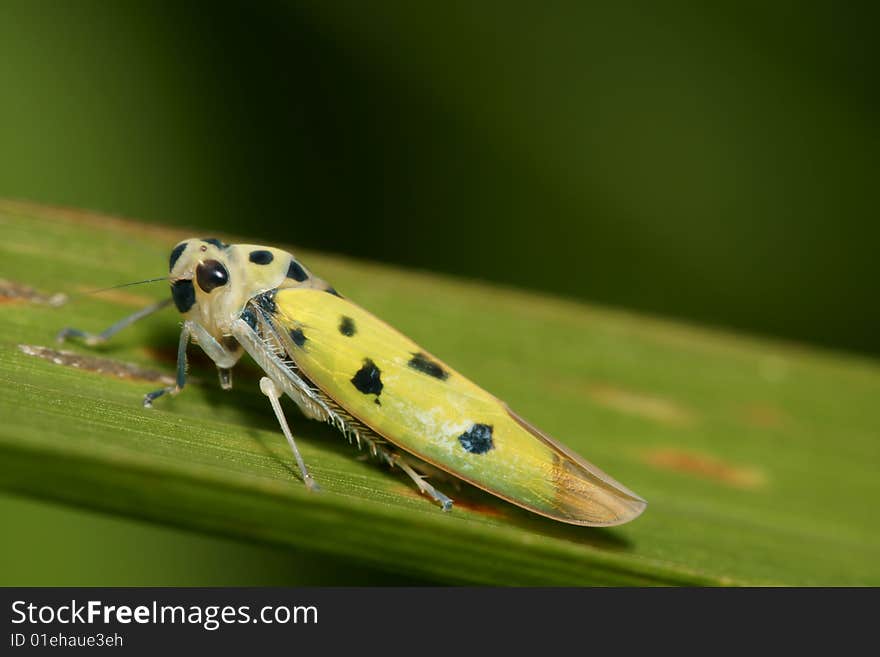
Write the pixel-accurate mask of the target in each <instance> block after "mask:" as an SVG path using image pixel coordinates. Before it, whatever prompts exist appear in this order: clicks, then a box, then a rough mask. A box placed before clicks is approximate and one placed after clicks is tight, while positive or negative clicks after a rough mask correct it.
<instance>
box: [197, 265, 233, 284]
mask: <svg viewBox="0 0 880 657" xmlns="http://www.w3.org/2000/svg"><path fill="white" fill-rule="evenodd" d="M196 281H197V282H198V284H199V287H200V288H202V290H203V291H205V292H210V291H211V290H213V289H214V288H215V287H220V286H222V285H226V284H227V283H228V282H229V272H227V271H226V267H224V266H223V265H222V264H221V263H219V262H217V261H216V260H205V261H204V262H202V263H200V264H199V266H198V267H196Z"/></svg>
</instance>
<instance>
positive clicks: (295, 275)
mask: <svg viewBox="0 0 880 657" xmlns="http://www.w3.org/2000/svg"><path fill="white" fill-rule="evenodd" d="M308 277H309V275H308V274H307V273H306V270H305V269H303V268H302V265H300V264H299V263H298V262H297V261H296V260H293V259H291V260H290V266H289V267H288V268H287V278H292V279H293V280H295V281H297V282H298V283H302V282H303V281H304V280H306V279H307V278H308Z"/></svg>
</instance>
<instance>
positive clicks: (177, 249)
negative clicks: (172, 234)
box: [168, 242, 186, 271]
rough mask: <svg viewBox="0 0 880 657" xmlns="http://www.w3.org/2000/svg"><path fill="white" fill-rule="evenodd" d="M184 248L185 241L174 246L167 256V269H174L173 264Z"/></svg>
mask: <svg viewBox="0 0 880 657" xmlns="http://www.w3.org/2000/svg"><path fill="white" fill-rule="evenodd" d="M185 250H186V242H184V243H183V244H178V245H177V246H175V247H174V250H173V251H172V252H171V257H170V258H168V271H171V270H172V269H174V265H176V264H177V259H178V258H180V255H181V254H182V253H183V252H184V251H185Z"/></svg>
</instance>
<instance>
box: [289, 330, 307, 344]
mask: <svg viewBox="0 0 880 657" xmlns="http://www.w3.org/2000/svg"><path fill="white" fill-rule="evenodd" d="M290 339H291V340H293V344H295V345H296V346H297V347H302V346H303V345H304V344H305V343H306V335H305V333H303V332H302V329H299V328H295V329H290Z"/></svg>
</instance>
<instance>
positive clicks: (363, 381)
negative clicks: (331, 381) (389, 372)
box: [351, 358, 384, 402]
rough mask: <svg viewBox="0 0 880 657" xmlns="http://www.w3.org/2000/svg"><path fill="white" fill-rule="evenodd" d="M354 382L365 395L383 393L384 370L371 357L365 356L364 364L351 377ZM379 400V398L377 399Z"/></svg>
mask: <svg viewBox="0 0 880 657" xmlns="http://www.w3.org/2000/svg"><path fill="white" fill-rule="evenodd" d="M351 382H352V384H353V385H354V387H355V388H357V389H358V390H359V391H361V392H362V393H364V394H365V395H376V396H377V397H378V396H379V395H381V394H382V388H383V387H384V386H383V385H382V372H381V371H380V370H379V368H378V367H376V363H374V362H373V361H371V360H370V359H369V358H364V366H363V367H362V368H361V369H359V370H358V371H357V373H356V374H355V375H354V376H353V377H352V379H351ZM376 401H377V402H378V401H379V400H378V399H377V400H376Z"/></svg>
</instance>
